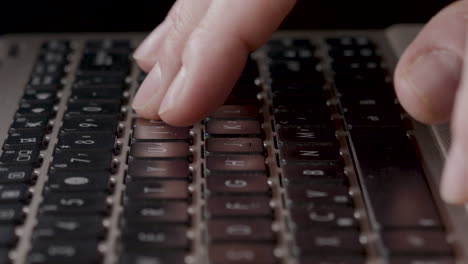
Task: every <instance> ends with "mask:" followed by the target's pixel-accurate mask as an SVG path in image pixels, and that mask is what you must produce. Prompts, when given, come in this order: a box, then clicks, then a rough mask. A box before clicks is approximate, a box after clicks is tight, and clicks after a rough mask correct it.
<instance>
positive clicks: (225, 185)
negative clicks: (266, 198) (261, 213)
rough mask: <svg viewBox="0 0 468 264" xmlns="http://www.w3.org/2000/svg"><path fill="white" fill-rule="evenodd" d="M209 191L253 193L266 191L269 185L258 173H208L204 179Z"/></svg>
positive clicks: (263, 176) (264, 176) (262, 175)
mask: <svg viewBox="0 0 468 264" xmlns="http://www.w3.org/2000/svg"><path fill="white" fill-rule="evenodd" d="M206 189H207V191H208V192H209V193H224V194H243V195H245V194H255V193H257V194H258V193H268V191H269V186H268V183H267V177H266V175H264V174H258V175H242V174H241V175H236V174H235V175H223V174H220V175H216V174H210V175H209V176H208V177H207V179H206Z"/></svg>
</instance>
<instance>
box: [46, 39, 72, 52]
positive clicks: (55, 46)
mask: <svg viewBox="0 0 468 264" xmlns="http://www.w3.org/2000/svg"><path fill="white" fill-rule="evenodd" d="M41 49H42V50H43V51H55V52H62V53H68V52H69V51H70V42H69V41H67V40H48V41H46V42H44V43H43V44H42V46H41Z"/></svg>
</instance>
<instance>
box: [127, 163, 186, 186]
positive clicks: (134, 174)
mask: <svg viewBox="0 0 468 264" xmlns="http://www.w3.org/2000/svg"><path fill="white" fill-rule="evenodd" d="M189 176H190V170H189V163H188V161H187V160H133V159H132V160H130V161H129V164H128V175H127V179H128V180H131V181H138V180H151V179H187V178H189Z"/></svg>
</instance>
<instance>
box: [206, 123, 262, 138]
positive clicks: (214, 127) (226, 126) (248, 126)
mask: <svg viewBox="0 0 468 264" xmlns="http://www.w3.org/2000/svg"><path fill="white" fill-rule="evenodd" d="M205 126H206V133H207V134H208V135H209V136H213V137H233V136H236V135H237V136H244V137H245V136H253V137H259V136H260V135H261V128H260V124H259V122H258V121H255V120H215V119H211V120H208V121H207V123H206V125H205Z"/></svg>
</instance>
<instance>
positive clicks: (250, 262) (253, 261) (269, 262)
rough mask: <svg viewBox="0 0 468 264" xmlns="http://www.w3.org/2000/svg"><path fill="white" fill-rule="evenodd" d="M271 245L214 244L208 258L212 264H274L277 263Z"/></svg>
mask: <svg viewBox="0 0 468 264" xmlns="http://www.w3.org/2000/svg"><path fill="white" fill-rule="evenodd" d="M273 251H274V246H273V245H271V244H256V243H255V244H254V243H252V244H250V243H249V244H247V243H229V244H221V243H219V244H214V245H212V246H211V247H210V249H209V252H208V254H209V255H208V256H209V259H210V263H212V264H259V263H261V264H274V263H277V262H278V260H277V259H276V257H275V255H274V254H273Z"/></svg>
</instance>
